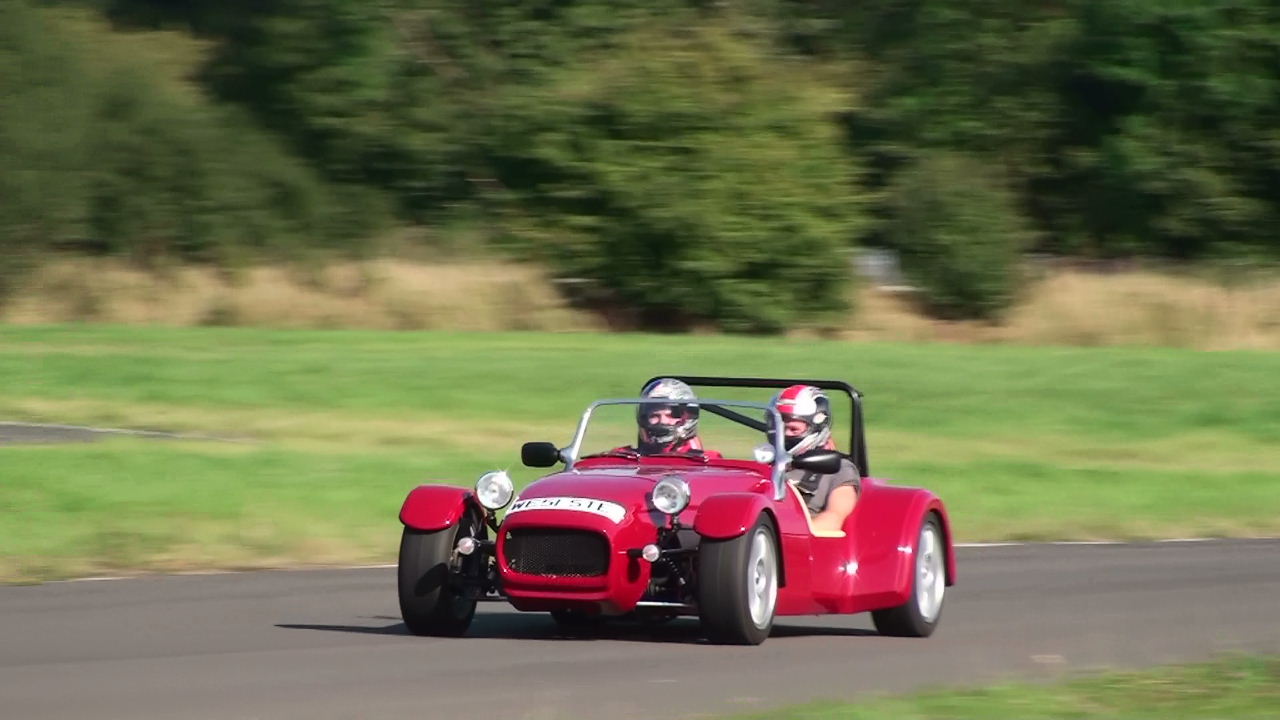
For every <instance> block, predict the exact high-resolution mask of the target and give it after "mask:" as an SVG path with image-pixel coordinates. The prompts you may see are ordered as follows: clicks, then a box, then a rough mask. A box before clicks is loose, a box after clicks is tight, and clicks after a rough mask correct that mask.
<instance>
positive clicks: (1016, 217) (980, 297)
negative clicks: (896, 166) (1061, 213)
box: [884, 153, 1030, 319]
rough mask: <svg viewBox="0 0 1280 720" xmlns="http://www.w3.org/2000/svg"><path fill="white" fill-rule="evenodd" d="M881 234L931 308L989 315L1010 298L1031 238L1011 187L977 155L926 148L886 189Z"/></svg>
mask: <svg viewBox="0 0 1280 720" xmlns="http://www.w3.org/2000/svg"><path fill="white" fill-rule="evenodd" d="M887 204H888V212H889V218H888V219H887V221H886V225H885V228H884V229H885V236H886V239H887V240H888V241H889V242H890V243H892V244H893V246H894V247H895V248H896V249H897V250H898V252H899V253H900V255H901V260H902V272H903V275H904V276H905V277H906V278H907V279H908V280H909V281H910V282H911V283H912V284H913V285H915V286H916V287H917V288H919V290H920V292H921V297H922V298H923V299H924V301H925V304H926V305H927V306H928V308H929V309H930V310H931V311H932V312H934V313H935V314H937V315H939V316H942V317H947V318H981V319H991V318H994V317H995V316H996V315H997V314H999V313H1000V311H1002V310H1004V309H1005V308H1007V307H1008V306H1009V305H1010V304H1011V303H1012V301H1013V299H1014V295H1015V292H1016V290H1017V285H1018V261H1019V258H1020V254H1021V252H1022V250H1023V248H1025V247H1026V246H1027V245H1028V243H1029V240H1030V234H1029V232H1028V230H1027V223H1026V221H1025V220H1024V219H1023V217H1022V216H1021V215H1020V214H1019V213H1018V211H1017V208H1016V207H1015V202H1014V198H1013V195H1012V194H1011V193H1010V192H1009V191H1008V190H1007V189H1006V188H1005V187H1004V186H1003V185H1002V184H1001V183H1000V182H999V181H998V180H996V179H995V178H994V177H993V174H992V173H991V172H989V171H988V170H987V169H986V168H985V167H984V166H983V165H982V164H980V163H978V162H977V161H975V160H973V159H970V158H967V157H964V156H960V155H953V154H946V153H935V154H932V155H928V156H925V157H924V158H922V159H920V160H918V161H916V162H915V163H913V164H912V165H910V166H908V167H907V168H906V169H905V170H903V171H902V172H900V173H899V174H898V176H897V177H896V178H895V180H894V181H893V183H892V184H891V185H890V187H889V190H888V192H887Z"/></svg>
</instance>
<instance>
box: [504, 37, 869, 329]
mask: <svg viewBox="0 0 1280 720" xmlns="http://www.w3.org/2000/svg"><path fill="white" fill-rule="evenodd" d="M816 75H817V73H813V72H809V73H806V72H805V71H804V69H803V68H800V67H796V66H793V65H792V64H791V63H790V62H789V61H788V60H787V59H785V58H779V57H777V56H776V55H774V54H772V53H771V52H770V51H769V49H768V48H767V47H766V46H763V45H762V44H758V43H756V42H754V41H752V40H751V39H749V38H744V37H742V36H740V35H733V34H731V33H729V32H727V31H724V30H722V29H718V28H714V27H705V26H704V27H701V28H699V27H696V26H695V27H692V28H691V27H689V26H687V25H685V26H681V27H668V26H663V27H659V28H654V29H649V30H643V31H638V32H636V33H634V34H632V35H630V36H629V37H628V38H626V39H625V40H624V41H623V42H622V43H621V44H620V47H618V48H616V49H614V50H611V51H609V52H608V53H604V54H602V55H601V56H600V57H597V58H591V57H589V58H586V59H584V61H583V62H582V63H581V69H575V70H571V71H566V72H565V73H564V74H563V75H561V77H560V78H559V82H558V84H557V86H556V87H554V88H552V89H551V91H550V97H528V98H525V101H526V103H527V104H526V106H525V107H524V108H516V109H515V110H514V111H513V112H511V113H509V114H508V116H509V117H518V118H521V120H520V121H519V122H522V123H524V125H523V127H524V128H525V131H523V132H521V133H518V134H514V133H513V141H512V144H511V145H508V146H506V147H505V148H504V151H505V152H506V153H507V155H506V159H505V161H504V163H505V165H506V166H508V167H518V168H521V170H522V172H520V173H518V174H517V173H514V172H513V173H510V177H512V178H513V179H516V180H518V181H522V182H524V183H525V184H524V185H523V186H517V187H516V188H515V192H516V194H517V195H518V197H519V200H520V203H521V207H522V208H523V209H524V211H525V213H526V214H527V216H528V217H534V218H537V221H536V223H533V222H531V223H529V224H527V225H525V226H524V227H519V226H517V228H516V229H517V231H518V232H521V233H523V234H525V235H526V236H528V235H530V234H532V235H533V236H534V237H533V240H532V242H531V244H532V245H534V246H535V247H540V248H541V250H542V251H543V252H544V253H545V255H546V258H547V260H548V261H549V263H550V264H551V265H552V266H553V267H556V268H557V269H558V270H559V272H561V273H562V274H564V275H567V276H571V277H577V278H587V279H590V280H592V281H594V282H595V283H596V285H597V287H599V288H603V289H604V290H605V291H606V293H607V297H608V298H610V299H612V300H613V301H615V302H617V303H619V304H621V305H624V306H628V307H630V308H632V309H633V310H634V312H636V313H638V316H639V319H640V321H641V323H642V324H643V325H645V326H648V327H652V328H663V329H681V328H685V327H689V326H693V325H697V324H700V323H710V324H714V325H716V326H718V327H719V328H721V329H724V330H729V331H738V332H778V331H781V330H784V329H787V328H789V327H793V326H803V325H810V326H813V325H821V324H823V323H825V322H826V321H827V320H828V319H829V318H831V317H832V316H835V315H839V314H842V313H843V312H844V311H845V310H846V309H847V307H846V301H847V297H848V295H849V285H850V283H851V282H852V279H851V272H850V261H849V258H848V257H847V252H846V251H847V248H848V244H849V238H850V237H851V234H852V232H853V229H854V228H855V227H856V224H857V221H858V219H859V218H860V211H859V207H858V204H857V202H856V200H855V197H854V195H853V192H852V185H853V179H854V176H853V172H852V170H851V168H852V167H853V162H852V160H851V158H849V157H848V156H847V155H846V154H845V153H844V152H843V151H842V144H841V139H840V137H839V133H838V128H837V125H836V123H835V113H836V111H837V110H839V109H841V107H842V105H841V102H842V98H841V97H840V96H839V94H838V93H836V92H834V91H832V90H830V89H829V87H828V86H826V85H824V84H822V83H821V82H819V81H818V80H816V79H815V76H816ZM551 100H558V101H559V102H558V103H557V102H551ZM548 111H551V112H548ZM530 225H535V227H530Z"/></svg>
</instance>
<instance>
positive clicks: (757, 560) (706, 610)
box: [698, 515, 779, 645]
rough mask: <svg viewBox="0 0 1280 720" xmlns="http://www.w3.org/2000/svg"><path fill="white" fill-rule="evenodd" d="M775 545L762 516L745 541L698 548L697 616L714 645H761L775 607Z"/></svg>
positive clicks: (708, 543)
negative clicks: (716, 643)
mask: <svg viewBox="0 0 1280 720" xmlns="http://www.w3.org/2000/svg"><path fill="white" fill-rule="evenodd" d="M778 576H779V563H778V545H777V542H776V541H775V540H774V534H773V523H771V522H770V521H769V518H768V517H767V516H763V515H762V516H761V517H760V519H759V520H757V521H756V524H755V525H754V526H753V527H752V528H751V530H750V531H748V532H747V533H746V534H745V535H741V536H739V537H736V538H731V539H729V540H709V539H704V540H702V542H701V543H700V544H699V546H698V614H699V616H700V617H701V618H702V626H703V628H704V629H705V630H706V632H707V637H709V638H710V639H711V640H712V641H713V642H719V643H727V644H732V645H759V644H760V643H762V642H764V639H765V638H767V637H769V631H770V630H771V629H772V628H773V615H774V610H775V609H776V608H777V604H778Z"/></svg>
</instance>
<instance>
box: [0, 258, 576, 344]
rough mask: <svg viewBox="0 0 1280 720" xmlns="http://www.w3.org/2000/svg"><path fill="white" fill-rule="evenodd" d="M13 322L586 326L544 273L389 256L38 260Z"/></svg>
mask: <svg viewBox="0 0 1280 720" xmlns="http://www.w3.org/2000/svg"><path fill="white" fill-rule="evenodd" d="M0 321H2V322H7V323H13V324H46V323H64V322H85V321H88V322H105V323H123V324H141V325H184V326H185V325H239V326H252V327H279V328H339V327H357V328H374V329H401V330H424V329H456V328H461V329H468V330H590V329H597V328H598V327H599V324H598V323H597V322H596V321H595V319H594V318H593V317H592V316H591V315H589V314H587V313H582V312H578V311H574V310H572V309H570V308H569V307H568V306H567V304H566V303H565V302H564V300H563V299H561V298H560V296H559V295H558V294H557V293H556V291H555V289H554V288H553V286H552V285H551V283H549V282H548V280H547V278H546V276H545V275H543V274H542V273H541V272H539V271H538V270H537V269H535V268H532V267H529V266H526V265H517V264H514V263H481V262H461V263H454V264H440V265H421V264H412V263H407V262H401V261H394V260H376V261H369V262H363V263H354V262H349V263H336V264H333V265H329V266H326V267H323V268H316V269H306V268H288V267H256V268H251V269H247V270H244V271H240V272H236V273H223V272H219V271H216V270H213V269H208V268H194V267H184V268H176V269H171V270H167V271H164V272H158V273H157V272H147V271H143V270H138V269H135V268H131V267H129V266H127V265H124V264H122V263H118V262H111V261H100V260H97V261H91V260H83V259H78V260H61V261H58V262H53V263H49V264H46V265H45V266H44V267H43V268H41V269H40V270H39V271H38V272H36V273H35V274H34V275H32V277H31V278H30V279H29V280H28V281H27V282H26V283H25V284H24V285H23V286H22V287H21V288H19V289H18V291H17V293H16V294H15V296H14V297H13V298H12V299H11V300H10V301H9V302H8V303H6V304H5V306H4V307H3V308H0Z"/></svg>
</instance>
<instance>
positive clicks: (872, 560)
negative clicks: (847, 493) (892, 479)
mask: <svg viewBox="0 0 1280 720" xmlns="http://www.w3.org/2000/svg"><path fill="white" fill-rule="evenodd" d="M854 512H855V513H856V515H857V516H858V517H857V520H856V522H849V523H847V524H846V525H845V528H846V530H851V531H852V534H853V536H854V547H855V548H856V549H857V554H858V578H859V582H858V586H857V590H856V591H855V596H861V599H862V600H863V601H865V602H868V603H869V604H871V605H873V606H880V607H891V606H895V605H899V604H901V603H904V602H906V601H907V599H908V598H909V597H910V595H911V582H912V579H913V577H914V572H915V554H914V551H913V549H914V548H915V544H916V536H917V534H918V533H919V532H920V525H921V524H922V523H923V522H924V521H925V520H926V518H927V517H928V516H929V515H930V514H934V515H936V516H937V517H938V522H939V524H940V525H941V526H942V536H943V542H944V543H945V544H946V573H947V580H946V584H947V585H954V584H955V582H956V556H955V546H954V544H953V543H952V541H951V522H950V520H949V519H948V517H947V511H946V508H945V507H944V506H943V504H942V501H941V500H940V499H938V497H937V496H936V495H934V494H933V493H931V492H929V491H928V490H923V489H920V488H907V487H894V486H881V487H878V488H876V489H875V490H873V491H872V492H867V493H864V496H863V497H862V498H859V500H858V505H857V508H856V509H855V511H854ZM851 520H852V518H851Z"/></svg>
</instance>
